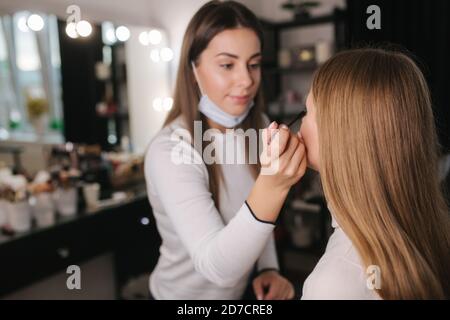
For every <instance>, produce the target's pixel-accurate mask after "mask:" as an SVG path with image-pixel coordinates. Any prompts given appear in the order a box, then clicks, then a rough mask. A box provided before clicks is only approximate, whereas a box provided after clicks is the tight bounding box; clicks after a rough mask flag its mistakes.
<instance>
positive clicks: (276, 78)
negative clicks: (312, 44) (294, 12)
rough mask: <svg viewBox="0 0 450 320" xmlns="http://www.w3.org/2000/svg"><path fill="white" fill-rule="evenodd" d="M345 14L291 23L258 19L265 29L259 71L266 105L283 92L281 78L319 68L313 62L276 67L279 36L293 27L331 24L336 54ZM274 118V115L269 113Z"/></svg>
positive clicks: (341, 45)
mask: <svg viewBox="0 0 450 320" xmlns="http://www.w3.org/2000/svg"><path fill="white" fill-rule="evenodd" d="M346 20H347V16H346V11H344V10H341V9H337V8H336V9H334V11H333V12H332V13H330V14H327V15H323V16H318V17H311V18H305V19H296V20H292V21H284V22H272V21H269V20H265V19H262V20H261V19H260V22H261V25H262V27H263V30H264V42H265V46H264V52H263V57H264V60H263V65H262V72H263V74H264V77H263V87H264V95H265V97H266V99H267V101H268V102H274V101H278V100H279V99H280V96H281V94H282V92H283V88H282V83H283V78H284V77H286V76H290V75H296V74H305V75H306V74H307V75H308V76H309V75H312V74H313V72H314V71H315V70H316V69H317V68H318V66H319V65H318V64H317V63H316V62H311V63H308V64H306V65H304V66H299V65H293V66H291V67H288V68H284V67H281V66H280V65H279V64H278V53H279V50H280V48H282V45H281V33H282V32H283V31H285V30H289V29H294V28H304V27H308V26H316V25H320V24H328V23H331V24H333V26H334V45H335V48H334V51H335V52H337V51H339V50H341V49H342V48H344V47H345V40H346V25H347V21H346ZM279 113H280V114H277V115H276V117H277V118H285V116H289V115H285V114H284V113H283V110H280V112H279ZM271 114H272V115H273V114H274V113H273V112H271Z"/></svg>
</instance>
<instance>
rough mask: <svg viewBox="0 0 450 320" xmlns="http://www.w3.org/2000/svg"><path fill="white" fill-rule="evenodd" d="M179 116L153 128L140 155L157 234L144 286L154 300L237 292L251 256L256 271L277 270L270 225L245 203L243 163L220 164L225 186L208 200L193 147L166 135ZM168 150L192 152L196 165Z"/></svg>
mask: <svg viewBox="0 0 450 320" xmlns="http://www.w3.org/2000/svg"><path fill="white" fill-rule="evenodd" d="M181 119H182V118H181V117H179V118H177V119H176V120H175V121H173V122H172V123H171V124H169V125H168V126H166V127H164V128H163V129H162V130H161V131H160V132H159V133H158V134H157V135H156V137H155V138H154V139H153V140H152V142H151V143H150V145H149V148H148V150H147V154H146V158H145V177H146V182H147V192H148V198H149V200H150V204H151V206H152V209H153V214H154V216H155V219H156V223H157V228H158V231H159V233H160V235H161V238H162V245H161V247H160V257H159V260H158V263H157V265H156V267H155V269H154V270H153V272H152V274H151V276H150V290H151V293H152V294H153V296H154V297H155V298H156V299H240V298H241V297H242V294H243V293H244V290H245V288H246V285H247V282H248V279H249V275H250V273H251V271H252V269H253V267H254V266H255V263H257V269H258V270H262V269H266V268H276V269H278V262H277V256H276V251H275V245H274V240H273V229H274V227H275V226H274V224H271V223H267V222H262V221H259V220H257V219H256V217H255V216H254V215H253V213H252V212H251V211H250V210H249V208H248V206H247V204H246V203H245V200H246V198H247V197H248V195H249V193H250V190H251V188H252V186H253V184H254V178H253V176H252V175H251V173H250V171H249V168H248V166H247V165H237V164H233V165H228V164H227V165H221V168H222V171H223V176H224V179H225V187H224V185H223V184H221V185H220V194H219V197H220V198H219V199H220V208H219V210H218V209H217V208H216V207H215V205H214V202H213V199H212V195H211V192H210V191H209V182H208V172H207V169H206V165H205V164H204V162H203V161H202V159H201V156H200V154H199V153H198V152H197V151H196V150H195V149H194V148H193V147H192V146H191V144H189V143H187V142H182V141H183V139H182V138H180V137H178V138H176V137H174V136H172V134H173V133H174V130H176V129H180V128H183V127H185V126H184V125H183V124H184V123H183V121H182V120H181ZM215 143H217V144H220V143H221V139H218V140H217V141H215ZM175 147H176V148H178V149H174V148H175ZM174 150H177V151H178V152H179V151H182V152H187V154H193V155H194V159H195V160H196V162H197V164H195V163H193V164H184V163H181V164H176V163H175V162H174V161H172V160H173V159H172V158H171V153H172V152H174Z"/></svg>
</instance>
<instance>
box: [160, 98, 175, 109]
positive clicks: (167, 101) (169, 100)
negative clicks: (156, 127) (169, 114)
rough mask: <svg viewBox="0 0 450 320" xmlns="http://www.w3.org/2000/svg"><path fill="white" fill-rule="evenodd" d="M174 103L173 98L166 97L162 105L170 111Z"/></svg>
mask: <svg viewBox="0 0 450 320" xmlns="http://www.w3.org/2000/svg"><path fill="white" fill-rule="evenodd" d="M172 105H173V99H172V98H170V97H168V98H164V100H163V103H162V107H163V109H164V110H166V111H169V110H170V109H172Z"/></svg>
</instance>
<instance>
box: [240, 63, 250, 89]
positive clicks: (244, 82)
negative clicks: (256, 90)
mask: <svg viewBox="0 0 450 320" xmlns="http://www.w3.org/2000/svg"><path fill="white" fill-rule="evenodd" d="M253 82H254V80H253V77H252V74H251V72H250V70H249V69H248V68H247V67H245V68H244V67H242V68H240V70H239V71H238V75H237V83H238V85H239V87H242V88H248V87H250V86H251V85H253Z"/></svg>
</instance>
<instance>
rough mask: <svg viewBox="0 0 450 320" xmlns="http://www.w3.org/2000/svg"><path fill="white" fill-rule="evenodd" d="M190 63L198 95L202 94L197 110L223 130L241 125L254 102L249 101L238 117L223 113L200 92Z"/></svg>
mask: <svg viewBox="0 0 450 320" xmlns="http://www.w3.org/2000/svg"><path fill="white" fill-rule="evenodd" d="M191 63H192V70H193V71H194V76H195V79H196V80H197V84H198V87H199V89H200V93H201V94H202V96H201V98H200V101H199V103H198V110H199V111H200V112H201V113H202V114H204V115H205V116H206V117H208V118H209V119H211V120H212V121H214V122H215V123H217V124H219V125H221V126H224V127H225V128H233V127H235V126H237V125H239V124H241V123H242V121H244V120H245V118H246V117H247V115H248V113H249V112H250V110H251V108H252V107H253V106H254V101H253V100H252V101H250V102H249V104H248V105H247V107H246V109H245V111H244V113H242V114H241V115H239V116H234V115H231V114H229V113H228V112H225V111H224V110H222V108H220V107H219V106H218V105H217V104H215V103H214V102H213V101H212V100H211V99H210V98H209V97H208V96H207V95H206V94H205V92H204V91H203V90H202V86H201V85H200V81H199V78H198V75H197V70H196V67H195V64H194V62H191Z"/></svg>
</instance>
